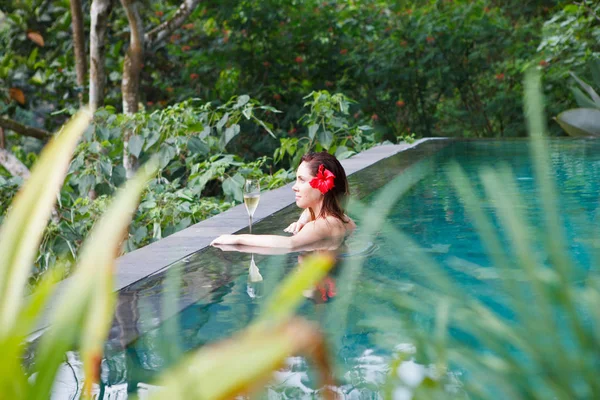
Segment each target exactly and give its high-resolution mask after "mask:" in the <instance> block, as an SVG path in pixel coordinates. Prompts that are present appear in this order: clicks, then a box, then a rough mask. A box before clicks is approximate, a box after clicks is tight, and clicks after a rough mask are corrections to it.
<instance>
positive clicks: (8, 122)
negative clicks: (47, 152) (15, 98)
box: [0, 117, 52, 140]
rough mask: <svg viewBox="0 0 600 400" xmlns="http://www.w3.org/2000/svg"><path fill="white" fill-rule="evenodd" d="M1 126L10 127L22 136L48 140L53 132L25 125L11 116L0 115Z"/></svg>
mask: <svg viewBox="0 0 600 400" xmlns="http://www.w3.org/2000/svg"><path fill="white" fill-rule="evenodd" d="M0 127H2V128H6V129H10V130H11V131H13V132H15V133H18V134H19V135H22V136H30V137H34V138H36V139H40V140H47V139H50V138H51V137H52V134H51V133H50V132H48V131H45V130H43V129H38V128H33V127H31V126H27V125H23V124H21V123H19V122H17V121H14V120H12V119H9V118H1V117H0Z"/></svg>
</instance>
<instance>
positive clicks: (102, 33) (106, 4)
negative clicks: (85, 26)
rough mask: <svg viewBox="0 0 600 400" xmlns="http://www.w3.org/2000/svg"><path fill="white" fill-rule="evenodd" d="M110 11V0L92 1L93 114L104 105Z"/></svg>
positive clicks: (91, 76) (91, 80) (91, 98)
mask: <svg viewBox="0 0 600 400" xmlns="http://www.w3.org/2000/svg"><path fill="white" fill-rule="evenodd" d="M111 9H112V1H111V0H92V8H91V20H92V22H91V27H90V91H89V94H90V99H89V105H90V111H91V112H92V113H93V112H95V111H96V110H97V109H98V107H102V106H103V105H104V86H105V85H106V71H105V69H104V59H105V51H106V49H105V41H106V40H105V39H106V29H107V27H108V17H109V15H110V11H111Z"/></svg>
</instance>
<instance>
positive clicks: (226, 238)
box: [210, 235, 238, 246]
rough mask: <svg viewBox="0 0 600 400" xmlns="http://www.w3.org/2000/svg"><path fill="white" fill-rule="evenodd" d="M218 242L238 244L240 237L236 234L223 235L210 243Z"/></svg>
mask: <svg viewBox="0 0 600 400" xmlns="http://www.w3.org/2000/svg"><path fill="white" fill-rule="evenodd" d="M217 244H238V238H237V237H236V236H235V235H221V236H219V237H218V238H216V239H215V240H213V241H212V242H211V243H210V245H211V246H214V245H217Z"/></svg>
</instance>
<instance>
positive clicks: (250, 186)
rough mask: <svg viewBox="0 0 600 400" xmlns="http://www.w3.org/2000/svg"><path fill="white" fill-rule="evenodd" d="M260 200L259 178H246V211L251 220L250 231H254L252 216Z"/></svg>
mask: <svg viewBox="0 0 600 400" xmlns="http://www.w3.org/2000/svg"><path fill="white" fill-rule="evenodd" d="M259 201H260V185H259V184H258V180H257V179H246V181H245V182H244V204H245V205H246V211H247V212H248V218H249V221H250V233H252V217H253V216H254V211H256V207H258V202H259Z"/></svg>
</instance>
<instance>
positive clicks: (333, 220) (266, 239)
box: [211, 152, 356, 251]
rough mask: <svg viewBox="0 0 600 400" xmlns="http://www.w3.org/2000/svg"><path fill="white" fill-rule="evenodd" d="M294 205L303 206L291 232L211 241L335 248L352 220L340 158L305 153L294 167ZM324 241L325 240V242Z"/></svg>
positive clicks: (346, 183) (239, 236)
mask: <svg viewBox="0 0 600 400" xmlns="http://www.w3.org/2000/svg"><path fill="white" fill-rule="evenodd" d="M292 190H293V191H294V192H295V194H296V205H298V207H300V208H302V209H304V211H303V212H302V214H301V215H300V218H299V219H298V221H296V222H294V223H292V224H291V225H290V226H288V227H287V228H286V229H285V231H286V232H289V233H292V234H293V236H279V235H249V234H247V235H222V236H219V237H218V238H216V239H215V240H213V241H212V243H211V245H243V246H257V247H271V248H282V249H287V250H291V251H295V250H302V249H304V248H307V247H308V248H313V249H314V246H311V245H314V243H316V242H323V243H324V246H323V247H324V248H337V247H338V246H339V245H340V243H341V242H342V241H343V239H344V237H346V235H348V234H349V233H351V232H352V231H353V230H354V229H355V228H356V224H355V223H354V221H352V219H350V218H349V217H348V216H347V215H346V214H345V211H344V204H345V202H346V199H347V197H348V180H347V179H346V173H345V172H344V168H343V167H342V165H341V164H340V162H339V161H338V160H337V159H336V158H335V157H334V156H332V155H331V154H329V153H327V152H320V153H307V154H305V155H304V156H303V157H302V163H301V164H300V166H299V167H298V170H297V171H296V183H295V184H294V186H293V187H292ZM326 242H328V243H329V244H326Z"/></svg>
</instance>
